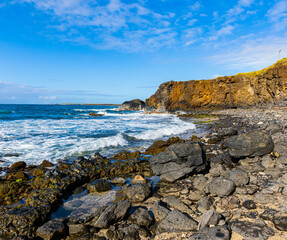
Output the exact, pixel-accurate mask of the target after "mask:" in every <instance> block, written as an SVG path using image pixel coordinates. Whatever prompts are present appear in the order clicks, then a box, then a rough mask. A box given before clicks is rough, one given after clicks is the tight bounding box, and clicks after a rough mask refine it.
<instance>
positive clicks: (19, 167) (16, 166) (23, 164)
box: [9, 161, 26, 171]
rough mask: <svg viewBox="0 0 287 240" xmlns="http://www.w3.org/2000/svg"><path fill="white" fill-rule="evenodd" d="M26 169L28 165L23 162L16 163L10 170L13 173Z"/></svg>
mask: <svg viewBox="0 0 287 240" xmlns="http://www.w3.org/2000/svg"><path fill="white" fill-rule="evenodd" d="M25 167H26V163H25V162H23V161H19V162H15V163H13V164H12V165H11V167H10V168H9V169H10V170H11V171H18V170H20V169H23V168H25Z"/></svg>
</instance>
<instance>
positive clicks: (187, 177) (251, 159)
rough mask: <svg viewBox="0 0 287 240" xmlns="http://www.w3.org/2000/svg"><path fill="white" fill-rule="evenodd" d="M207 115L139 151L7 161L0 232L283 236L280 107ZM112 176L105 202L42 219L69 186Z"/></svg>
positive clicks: (285, 200) (285, 199)
mask: <svg viewBox="0 0 287 240" xmlns="http://www.w3.org/2000/svg"><path fill="white" fill-rule="evenodd" d="M212 114H215V115H217V116H219V120H215V121H213V122H212V123H210V125H209V127H208V128H209V129H208V133H207V134H205V135H203V136H195V135H194V136H193V137H192V138H191V139H190V140H182V139H179V138H172V139H169V140H168V141H156V142H155V143H154V144H153V145H152V146H151V147H150V148H148V149H147V150H146V151H145V152H143V153H141V152H133V153H129V152H124V153H120V154H117V155H116V156H114V157H113V158H111V159H107V158H104V157H102V156H100V155H99V154H95V156H92V157H90V158H85V157H81V158H78V160H77V161H76V162H75V163H74V164H67V163H62V164H59V165H58V166H44V165H43V166H35V167H32V168H31V167H29V168H28V167H27V166H24V165H23V164H22V165H21V164H18V166H16V167H15V166H14V167H13V168H12V167H10V172H9V173H8V174H6V176H4V177H3V179H1V182H0V183H1V184H0V194H1V205H2V207H1V208H0V211H1V214H0V229H1V230H0V239H45V240H46V239H71V240H76V239H189V240H196V239H197V240H198V239H214V240H216V239H232V240H239V239H242V240H243V239H246V240H249V239H250V240H251V239H252V240H253V239H258V240H259V239H260V240H261V239H272V240H275V239H286V236H287V213H286V212H287V211H286V210H287V209H286V208H287V144H286V141H287V138H286V130H287V111H286V109H285V108H269V109H264V108H262V109H259V108H254V109H229V110H221V111H214V112H212ZM151 155H152V157H150V156H151ZM115 159H118V160H115ZM11 168H12V169H11ZM155 174H156V175H158V176H159V177H160V181H159V183H158V184H157V185H156V186H155V187H153V186H152V184H151V182H150V181H149V177H151V176H153V175H155ZM126 178H132V181H131V183H129V184H126ZM88 183H89V184H88ZM87 184H88V185H87ZM116 185H121V188H120V190H118V191H117V192H116V196H115V201H114V203H111V204H108V205H106V206H102V207H99V208H98V209H96V210H95V211H93V212H90V213H89V214H88V215H86V216H85V218H72V217H64V218H54V219H52V220H49V219H50V217H51V214H52V212H53V211H55V210H56V209H57V208H58V207H59V206H61V204H62V201H63V199H65V197H67V196H68V195H71V194H72V193H73V191H74V190H76V189H77V188H78V187H84V188H88V189H89V191H90V192H92V193H93V194H99V195H100V194H105V193H107V192H109V191H111V188H112V186H116ZM11 196H15V198H14V199H13V198H11ZM16 196H17V197H16Z"/></svg>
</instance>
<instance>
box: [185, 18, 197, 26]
mask: <svg viewBox="0 0 287 240" xmlns="http://www.w3.org/2000/svg"><path fill="white" fill-rule="evenodd" d="M197 22H198V20H197V19H191V20H189V21H188V23H187V26H189V27H191V26H193V25H194V24H195V23H197Z"/></svg>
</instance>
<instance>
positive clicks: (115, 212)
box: [94, 200, 131, 228]
mask: <svg viewBox="0 0 287 240" xmlns="http://www.w3.org/2000/svg"><path fill="white" fill-rule="evenodd" d="M130 209H131V203H130V202H129V201H127V200H124V201H120V202H118V203H115V204H113V205H111V206H109V207H107V208H106V209H105V210H104V211H103V212H102V213H101V214H100V216H99V218H98V219H97V221H95V223H94V226H95V227H97V228H108V227H109V226H110V225H111V224H112V223H114V222H117V221H120V220H122V219H123V218H124V217H125V216H126V215H127V214H128V212H129V210H130Z"/></svg>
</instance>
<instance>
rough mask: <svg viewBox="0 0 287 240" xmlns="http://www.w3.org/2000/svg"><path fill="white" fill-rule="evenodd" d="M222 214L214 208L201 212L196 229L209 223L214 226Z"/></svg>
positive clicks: (207, 225)
mask: <svg viewBox="0 0 287 240" xmlns="http://www.w3.org/2000/svg"><path fill="white" fill-rule="evenodd" d="M222 218H223V216H222V215H221V214H220V213H219V212H217V211H214V210H208V211H206V212H204V213H203V214H202V216H201V217H200V220H199V224H198V229H199V230H200V229H203V228H205V227H209V226H211V225H214V226H216V225H217V224H218V223H219V221H220V220H221V219H222Z"/></svg>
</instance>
